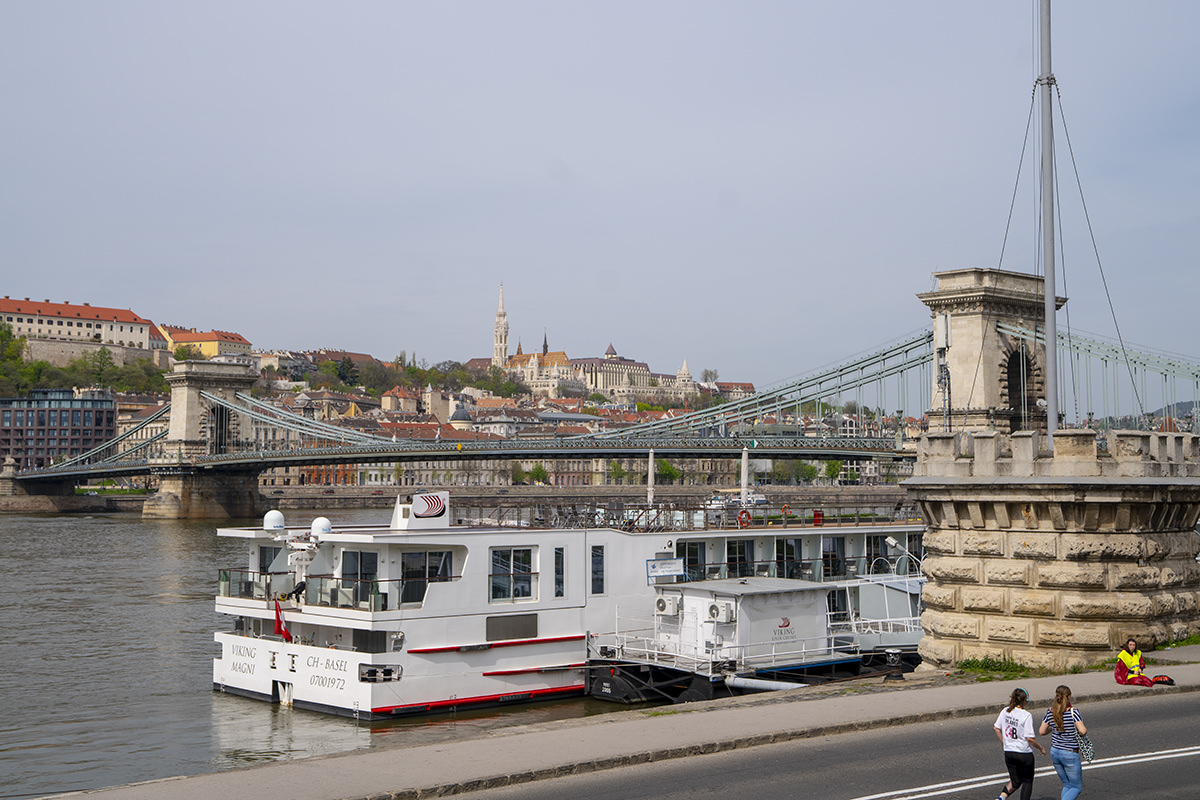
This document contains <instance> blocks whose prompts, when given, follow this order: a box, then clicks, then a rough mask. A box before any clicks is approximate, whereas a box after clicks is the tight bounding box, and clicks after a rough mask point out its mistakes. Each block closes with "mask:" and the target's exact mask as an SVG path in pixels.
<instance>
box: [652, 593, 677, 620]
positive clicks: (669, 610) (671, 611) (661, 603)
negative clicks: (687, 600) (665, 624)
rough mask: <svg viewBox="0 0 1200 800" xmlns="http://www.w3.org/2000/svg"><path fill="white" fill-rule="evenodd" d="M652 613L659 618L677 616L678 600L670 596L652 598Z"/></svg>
mask: <svg viewBox="0 0 1200 800" xmlns="http://www.w3.org/2000/svg"><path fill="white" fill-rule="evenodd" d="M654 613H655V614H658V615H659V616H660V617H674V616H676V615H677V614H679V598H678V597H674V596H672V595H659V596H658V597H656V598H654Z"/></svg>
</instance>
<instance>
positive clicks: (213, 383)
mask: <svg viewBox="0 0 1200 800" xmlns="http://www.w3.org/2000/svg"><path fill="white" fill-rule="evenodd" d="M165 377H166V381H167V384H168V385H169V386H170V387H171V423H170V425H169V426H168V428H167V438H166V441H165V443H164V446H163V452H164V454H165V455H164V456H163V457H162V458H158V459H155V460H154V461H153V462H152V463H151V471H152V473H153V474H154V475H155V476H156V477H157V478H158V481H159V490H158V492H157V493H156V494H155V495H154V496H152V497H151V498H150V499H148V500H147V501H146V503H145V505H144V506H143V507H142V516H143V517H148V518H153V519H210V518H217V519H221V518H226V517H250V516H255V515H257V514H258V512H259V510H260V507H261V505H262V498H261V496H260V495H259V492H258V470H257V468H251V469H248V470H246V471H243V472H238V471H224V472H221V473H214V472H213V471H211V470H202V469H199V468H198V467H197V459H198V458H199V457H200V456H205V455H211V454H217V453H224V452H229V451H231V450H234V449H236V446H237V443H238V442H239V441H240V439H241V431H240V424H241V423H240V420H239V419H238V415H237V414H235V413H232V412H230V411H229V409H227V408H226V407H224V406H222V405H219V404H217V403H213V402H211V401H209V400H206V399H205V398H204V397H202V396H201V393H202V392H203V393H205V394H208V395H211V396H216V397H220V398H221V399H222V400H226V401H228V402H229V403H233V402H234V401H235V399H236V395H237V393H238V392H240V391H249V390H250V388H251V387H252V386H254V383H255V381H256V380H257V376H256V375H255V374H254V372H253V370H252V369H251V368H250V367H248V366H245V365H243V364H227V363H222V362H214V361H180V362H177V363H176V364H175V367H174V369H173V370H172V371H171V372H169V373H168V374H167V375H166V376H165Z"/></svg>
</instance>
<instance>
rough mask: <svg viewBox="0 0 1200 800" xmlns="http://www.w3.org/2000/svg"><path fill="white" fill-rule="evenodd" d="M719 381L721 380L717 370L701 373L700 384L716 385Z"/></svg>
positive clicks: (707, 370) (702, 371) (706, 370)
mask: <svg viewBox="0 0 1200 800" xmlns="http://www.w3.org/2000/svg"><path fill="white" fill-rule="evenodd" d="M718 380H720V377H719V376H718V375H717V371H716V370H715V369H705V370H701V372H700V382H701V383H716V382H717V381H718Z"/></svg>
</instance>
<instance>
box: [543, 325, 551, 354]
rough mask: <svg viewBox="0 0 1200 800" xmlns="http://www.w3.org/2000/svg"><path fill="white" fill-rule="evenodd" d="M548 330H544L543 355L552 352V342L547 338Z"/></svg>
mask: <svg viewBox="0 0 1200 800" xmlns="http://www.w3.org/2000/svg"><path fill="white" fill-rule="evenodd" d="M546 335H547V334H546V329H545V328H542V355H546V354H547V353H549V352H550V340H549V339H547V338H546Z"/></svg>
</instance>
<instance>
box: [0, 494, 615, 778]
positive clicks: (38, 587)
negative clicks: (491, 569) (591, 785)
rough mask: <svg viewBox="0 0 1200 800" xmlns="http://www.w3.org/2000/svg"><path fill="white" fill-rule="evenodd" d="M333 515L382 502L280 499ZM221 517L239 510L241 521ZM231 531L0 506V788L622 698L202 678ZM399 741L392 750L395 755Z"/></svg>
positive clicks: (478, 725) (237, 545)
mask: <svg viewBox="0 0 1200 800" xmlns="http://www.w3.org/2000/svg"><path fill="white" fill-rule="evenodd" d="M318 515H323V516H326V517H329V518H330V520H332V521H333V523H334V524H335V525H336V524H352V523H364V522H378V521H382V520H385V519H387V518H388V517H389V516H390V510H380V509H373V510H340V511H325V512H314V511H290V512H288V514H287V516H288V519H289V522H293V523H296V522H306V521H307V520H309V519H311V518H312V517H315V516H318ZM231 524H239V525H249V524H254V521H244V522H237V523H231ZM245 547H246V545H245V542H244V540H238V539H219V538H218V537H217V536H216V525H215V524H213V523H212V522H192V521H144V520H142V519H141V518H140V517H139V516H132V515H106V516H85V515H26V516H22V515H0V614H2V617H0V619H2V620H3V632H4V635H3V637H0V670H2V672H0V676H2V677H0V798H28V797H38V796H41V795H46V794H55V793H59V792H69V791H79V790H84V789H93V788H98V787H102V786H114V785H118V784H124V783H133V782H137V781H146V780H153V779H157V778H165V777H170V776H174V775H194V774H199V773H204V772H216V771H220V770H227V769H235V768H237V767H242V766H248V765H252V764H260V763H265V762H272V761H286V760H290V759H298V758H305V757H308V756H314V755H329V754H333V753H345V752H350V751H356V750H367V749H371V748H378V747H396V746H401V745H415V744H426V743H430V742H436V741H445V740H449V739H455V738H464V737H466V736H470V735H475V734H476V733H477V732H478V731H480V730H486V729H491V728H496V727H503V726H510V725H520V724H526V723H531V722H542V721H546V720H552V719H562V718H567V717H579V716H585V715H588V714H593V713H602V712H603V711H606V710H617V709H619V708H621V707H614V706H609V705H607V704H603V703H597V702H596V701H584V700H573V701H560V702H555V703H546V704H541V705H535V706H525V707H522V708H520V709H514V710H508V711H503V712H497V711H485V712H472V713H460V714H457V715H454V716H441V717H429V718H426V719H415V720H407V721H403V722H385V723H356V722H354V721H353V720H347V719H343V718H340V717H332V716H326V715H323V714H317V713H313V712H307V711H294V710H291V709H281V708H278V707H276V706H273V705H270V704H268V703H262V702H259V701H255V700H248V699H245V698H240V697H233V696H230V695H224V694H219V693H216V692H213V691H212V659H213V658H214V657H215V656H217V655H218V648H217V646H216V644H215V643H214V642H213V639H212V635H213V631H215V630H225V629H227V628H228V627H229V624H230V623H229V620H228V619H227V618H225V617H222V616H219V615H217V614H216V613H214V611H213V605H214V601H213V595H214V593H215V590H216V579H217V570H218V569H220V568H222V567H238V566H240V565H242V564H243V563H244V560H245V556H244V552H245ZM402 757H403V756H402V755H401V756H400V758H402Z"/></svg>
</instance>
